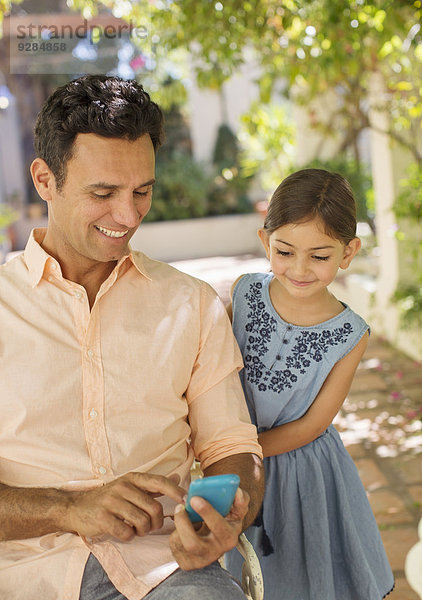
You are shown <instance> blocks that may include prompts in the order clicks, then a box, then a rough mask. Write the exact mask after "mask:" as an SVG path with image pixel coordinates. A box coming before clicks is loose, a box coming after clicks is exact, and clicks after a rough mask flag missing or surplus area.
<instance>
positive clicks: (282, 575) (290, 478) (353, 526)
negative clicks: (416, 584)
mask: <svg viewBox="0 0 422 600" xmlns="http://www.w3.org/2000/svg"><path fill="white" fill-rule="evenodd" d="M272 278H273V275H272V273H263V274H261V273H258V274H251V275H245V276H244V277H242V279H240V281H239V282H238V284H237V285H236V287H235V290H234V295H233V330H234V334H235V336H236V338H237V341H238V343H239V346H240V349H241V351H242V354H243V360H244V364H245V367H244V369H242V371H241V372H240V377H241V380H242V385H243V389H244V392H245V396H246V401H247V404H248V408H249V412H250V415H251V419H252V421H253V422H254V423H255V424H256V426H257V428H258V431H259V432H262V431H266V430H268V429H271V428H272V427H276V426H278V425H282V424H283V423H287V422H289V421H293V420H295V419H299V418H300V417H301V416H303V415H304V413H305V412H306V411H307V410H308V408H309V407H310V405H311V404H312V402H313V401H314V399H315V397H316V395H317V394H318V392H319V390H320V388H321V386H322V384H323V383H324V381H325V379H326V377H327V375H328V373H329V372H330V371H331V369H332V367H333V366H334V364H335V363H336V362H337V361H339V360H340V359H342V358H343V357H344V356H346V354H348V353H349V352H350V350H352V348H353V347H354V346H355V345H356V344H357V343H358V342H359V340H360V339H361V338H362V336H363V335H364V333H365V332H366V331H367V330H368V325H367V324H366V323H365V321H364V320H363V319H362V318H361V317H359V315H357V314H356V313H354V312H353V311H352V310H351V309H350V308H349V307H347V306H345V309H344V310H343V312H341V313H340V314H339V315H337V316H335V317H333V318H332V319H329V320H328V321H325V322H324V323H320V324H318V325H313V326H311V327H300V326H295V325H290V324H289V323H286V322H285V321H284V320H283V319H282V318H281V317H280V316H279V315H278V313H277V312H276V310H275V309H274V307H273V305H272V302H271V300H270V295H269V284H270V282H271V280H272ZM264 466H265V476H266V488H265V497H264V503H263V508H262V511H261V513H260V515H259V517H258V519H257V520H256V521H255V524H254V525H253V526H251V527H250V528H249V529H248V530H247V531H246V535H247V537H248V539H249V540H250V541H251V543H252V544H253V546H254V548H255V551H256V552H257V554H258V558H259V560H260V563H261V568H262V571H263V576H264V588H265V594H264V598H265V600H381V598H383V597H384V596H386V595H387V594H388V593H389V592H390V591H391V590H392V588H393V587H394V578H393V574H392V572H391V569H390V566H389V564H388V560H387V557H386V554H385V551H384V547H383V544H382V541H381V537H380V534H379V531H378V527H377V524H376V521H375V518H374V515H373V513H372V510H371V507H370V505H369V502H368V499H367V496H366V493H365V490H364V487H363V485H362V482H361V481H360V478H359V475H358V473H357V470H356V467H355V465H354V463H353V461H352V459H351V457H350V455H349V453H348V452H347V451H346V449H345V448H344V446H343V443H342V442H341V439H340V436H339V434H338V433H337V431H336V429H335V428H334V426H333V425H330V426H329V427H328V429H327V430H326V431H325V432H324V433H323V434H322V435H321V436H319V437H318V438H317V439H316V440H314V441H313V442H311V443H309V444H307V445H306V446H303V447H301V448H298V449H296V450H292V451H290V452H286V453H284V454H279V455H277V456H271V457H267V458H265V459H264ZM242 562H243V560H242V558H241V557H240V554H239V553H238V552H237V550H233V551H232V552H230V553H229V554H228V555H227V556H226V565H227V568H228V570H229V571H231V572H232V573H233V575H235V576H236V577H237V578H240V576H241V575H240V567H241V564H242Z"/></svg>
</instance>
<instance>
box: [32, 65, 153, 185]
mask: <svg viewBox="0 0 422 600" xmlns="http://www.w3.org/2000/svg"><path fill="white" fill-rule="evenodd" d="M34 133H35V137H34V147H35V152H36V154H37V156H38V157H39V158H42V159H44V160H45V162H46V163H47V165H48V166H49V168H50V169H51V171H52V172H53V174H54V177H55V179H56V185H57V188H58V189H60V188H61V187H62V185H63V183H64V181H65V179H66V163H67V161H68V160H69V159H70V158H71V157H72V150H73V142H74V140H75V137H76V136H77V135H78V134H79V133H95V134H97V135H101V136H103V137H110V138H126V139H128V140H130V141H134V140H136V139H138V137H140V136H141V135H144V134H146V133H148V134H149V135H150V137H151V141H152V144H153V147H154V150H157V149H158V148H159V146H160V145H161V143H162V141H163V114H162V112H161V109H160V107H159V106H158V105H157V104H156V103H155V102H153V101H152V100H151V99H150V97H149V94H148V93H147V92H146V91H145V90H144V89H143V87H142V86H141V85H140V84H139V83H137V82H136V81H133V80H131V81H126V80H124V79H120V78H119V77H108V76H106V75H84V76H83V77H80V78H79V79H75V80H73V81H71V82H69V83H67V84H66V85H63V86H61V87H59V88H57V90H56V91H55V92H53V94H51V96H50V97H49V98H48V99H47V100H46V102H45V104H44V106H43V107H42V109H41V111H40V113H39V115H38V118H37V121H36V123H35V130H34Z"/></svg>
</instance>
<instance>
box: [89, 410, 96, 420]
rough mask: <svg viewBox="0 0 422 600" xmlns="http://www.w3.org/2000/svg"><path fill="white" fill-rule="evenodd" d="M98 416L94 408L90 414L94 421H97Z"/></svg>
mask: <svg viewBox="0 0 422 600" xmlns="http://www.w3.org/2000/svg"><path fill="white" fill-rule="evenodd" d="M97 415H98V413H97V411H96V410H95V409H94V408H93V409H92V410H91V411H90V413H89V416H90V417H92V418H93V419H95V417H96V416H97Z"/></svg>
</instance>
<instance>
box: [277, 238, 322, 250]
mask: <svg viewBox="0 0 422 600" xmlns="http://www.w3.org/2000/svg"><path fill="white" fill-rule="evenodd" d="M275 241H276V242H281V243H282V244H286V246H290V248H294V246H293V244H289V242H285V241H284V240H279V239H276V240H275ZM329 248H334V246H329V245H327V246H316V247H315V248H309V250H312V251H314V250H327V249H329Z"/></svg>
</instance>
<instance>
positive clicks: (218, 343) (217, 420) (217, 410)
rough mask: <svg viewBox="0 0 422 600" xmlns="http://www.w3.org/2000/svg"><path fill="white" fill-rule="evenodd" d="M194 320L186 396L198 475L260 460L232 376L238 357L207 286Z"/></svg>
mask: <svg viewBox="0 0 422 600" xmlns="http://www.w3.org/2000/svg"><path fill="white" fill-rule="evenodd" d="M200 319H201V327H200V332H201V333H200V343H199V352H198V356H197V359H196V361H195V365H194V368H193V371H192V377H191V381H190V384H189V387H188V389H187V391H186V399H187V401H188V403H189V424H190V428H191V431H192V433H191V441H192V446H193V448H194V451H195V456H196V458H197V459H198V460H199V461H200V463H201V468H202V469H206V468H207V467H208V466H209V465H211V464H213V463H214V462H216V461H218V460H220V459H222V458H226V457H227V456H231V455H233V454H240V453H243V452H249V453H253V454H257V455H258V456H260V457H261V458H262V450H261V447H260V445H259V444H258V440H257V432H256V428H255V426H254V425H252V424H251V422H250V418H249V413H248V410H247V407H246V402H245V398H244V395H243V390H242V386H241V383H240V379H239V376H238V370H239V369H241V368H242V366H243V363H242V358H241V354H240V351H239V348H238V346H237V342H236V340H235V338H234V336H233V333H232V329H231V325H230V321H229V318H228V316H227V313H226V311H225V309H224V306H223V304H222V302H221V300H220V299H219V298H218V296H217V295H216V293H215V292H214V290H213V289H212V288H211V287H210V286H208V285H207V284H203V287H202V294H201V310H200Z"/></svg>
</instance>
